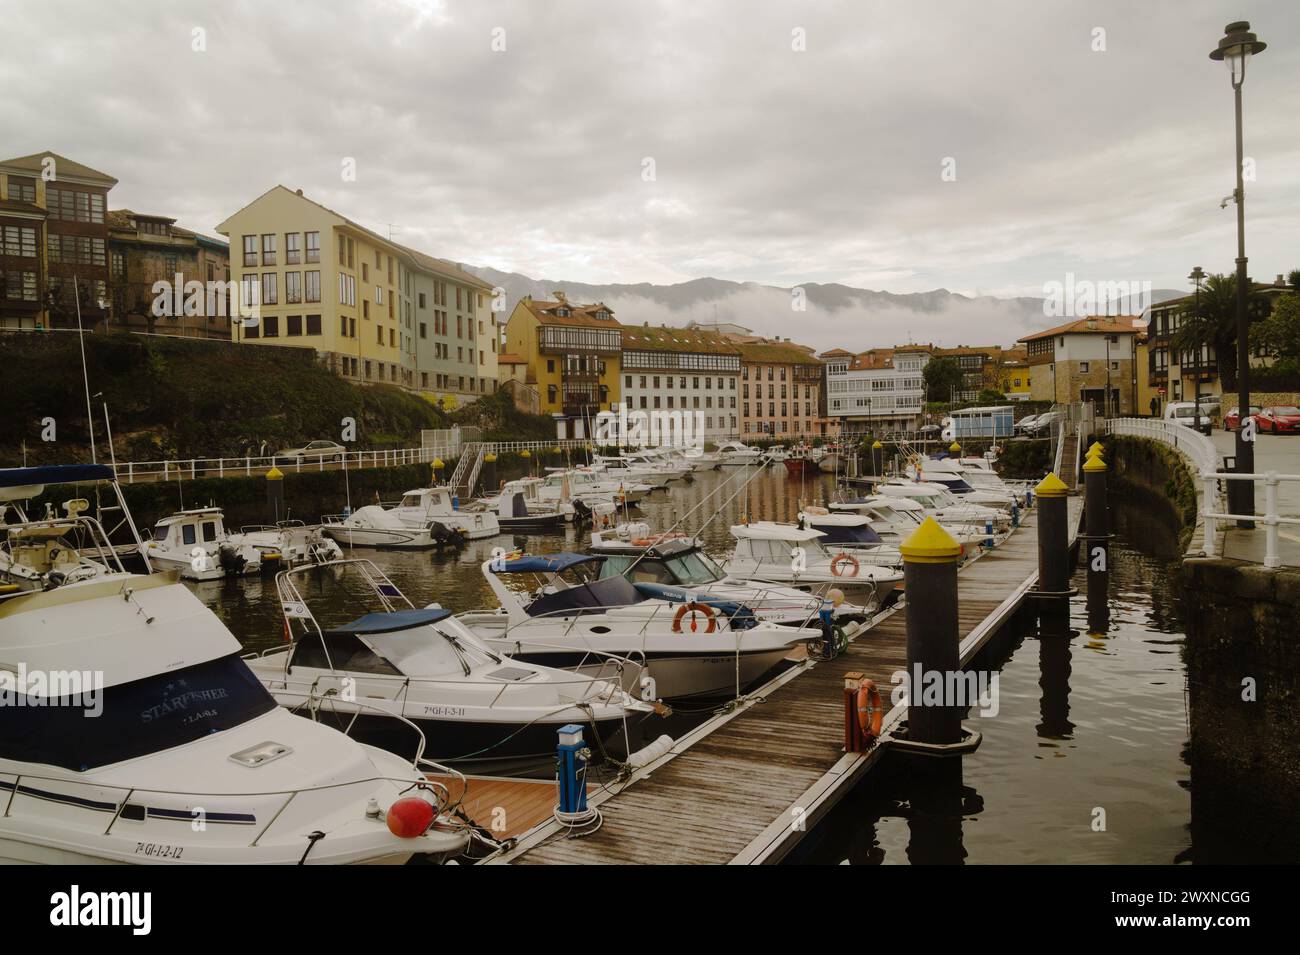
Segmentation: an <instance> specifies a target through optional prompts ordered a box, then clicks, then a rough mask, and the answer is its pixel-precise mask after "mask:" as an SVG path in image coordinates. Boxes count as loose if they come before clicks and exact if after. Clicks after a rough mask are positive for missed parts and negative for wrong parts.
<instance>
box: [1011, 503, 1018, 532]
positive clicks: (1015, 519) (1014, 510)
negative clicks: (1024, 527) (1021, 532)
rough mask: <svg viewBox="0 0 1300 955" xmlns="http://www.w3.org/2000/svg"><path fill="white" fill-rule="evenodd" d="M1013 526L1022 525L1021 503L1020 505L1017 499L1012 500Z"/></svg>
mask: <svg viewBox="0 0 1300 955" xmlns="http://www.w3.org/2000/svg"><path fill="white" fill-rule="evenodd" d="M1011 526H1012V527H1019V526H1020V505H1018V504H1017V503H1016V502H1015V501H1012V502H1011Z"/></svg>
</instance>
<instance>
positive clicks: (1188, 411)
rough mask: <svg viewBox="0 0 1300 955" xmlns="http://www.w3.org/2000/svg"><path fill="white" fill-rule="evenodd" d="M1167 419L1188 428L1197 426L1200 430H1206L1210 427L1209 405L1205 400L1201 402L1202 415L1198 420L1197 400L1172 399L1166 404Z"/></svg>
mask: <svg viewBox="0 0 1300 955" xmlns="http://www.w3.org/2000/svg"><path fill="white" fill-rule="evenodd" d="M1165 420H1166V421H1172V422H1173V423H1174V424H1181V425H1184V426H1185V427H1188V428H1195V429H1196V430H1198V431H1205V430H1207V429H1208V428H1209V427H1210V415H1209V405H1208V403H1207V402H1205V401H1202V402H1201V417H1200V420H1199V422H1198V421H1197V418H1196V402H1194V401H1171V402H1170V403H1169V404H1167V405H1165ZM1198 425H1199V426H1198Z"/></svg>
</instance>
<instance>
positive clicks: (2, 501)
mask: <svg viewBox="0 0 1300 955" xmlns="http://www.w3.org/2000/svg"><path fill="white" fill-rule="evenodd" d="M44 490H45V487H44V485H26V486H15V487H0V596H4V595H9V594H14V593H18V592H22V591H31V590H48V589H50V588H51V587H58V586H61V585H63V584H65V583H76V582H77V581H80V580H88V579H90V578H92V577H101V576H104V575H107V574H110V573H113V572H118V573H125V571H124V570H123V569H122V563H121V560H120V559H119V558H118V555H117V551H116V550H115V549H114V548H113V545H112V544H110V543H109V540H108V535H107V534H106V533H105V532H104V529H103V528H102V527H101V526H100V524H99V522H98V521H97V520H95V519H94V518H90V517H84V516H82V512H84V511H85V510H87V509H88V508H89V507H90V502H89V501H86V500H85V499H84V498H72V499H70V500H67V501H65V502H64V503H63V511H64V515H65V516H63V517H58V516H56V514H55V513H54V509H53V507H52V506H47V508H46V515H45V516H44V517H43V518H40V519H38V520H32V519H31V518H30V517H29V516H28V515H27V512H26V510H25V509H24V503H25V502H27V501H29V500H31V499H32V498H34V497H37V496H39V495H40V494H41V493H43V492H44Z"/></svg>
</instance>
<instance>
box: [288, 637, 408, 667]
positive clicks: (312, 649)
mask: <svg viewBox="0 0 1300 955" xmlns="http://www.w3.org/2000/svg"><path fill="white" fill-rule="evenodd" d="M321 636H322V635H321V634H318V633H316V632H315V631H314V630H313V631H311V632H310V633H308V634H305V635H304V636H302V637H301V638H300V639H299V640H298V642H297V643H296V644H295V645H294V648H293V657H292V658H290V660H289V666H290V667H311V668H312V669H315V670H330V669H334V670H353V671H356V672H358V673H387V674H398V675H400V674H401V671H400V670H398V669H397V667H395V666H393V665H392V664H391V663H389V662H388V661H387V660H385V659H384V658H383V657H382V656H380V655H379V654H377V653H375V651H374V650H371V649H370V648H369V647H368V646H366V645H365V644H364V643H362V642H361V639H360V638H359V637H357V635H356V634H352V633H341V632H340V631H338V630H326V631H325V632H324V638H325V642H324V643H323V644H322V643H321ZM326 650H328V651H329V656H328V657H327V656H326V655H325V652H326ZM331 663H332V664H333V667H331V666H330V664H331Z"/></svg>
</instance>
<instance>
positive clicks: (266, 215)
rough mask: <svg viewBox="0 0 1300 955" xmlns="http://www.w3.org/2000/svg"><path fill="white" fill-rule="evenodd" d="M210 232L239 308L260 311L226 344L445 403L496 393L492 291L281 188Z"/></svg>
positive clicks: (234, 331) (459, 271)
mask: <svg viewBox="0 0 1300 955" xmlns="http://www.w3.org/2000/svg"><path fill="white" fill-rule="evenodd" d="M217 231H219V232H220V233H221V234H222V235H225V236H228V237H229V239H230V273H231V280H232V281H233V282H234V284H235V285H236V287H237V288H238V295H239V299H240V303H241V308H242V309H245V310H246V309H248V308H250V307H253V306H257V307H259V308H260V315H259V318H258V320H257V321H248V322H244V323H236V325H235V326H234V328H233V329H232V338H234V340H236V341H242V342H257V343H259V344H264V345H280V346H288V347H299V348H311V349H313V350H314V351H315V352H316V353H317V354H318V355H319V356H320V357H321V359H322V360H323V361H324V362H325V363H326V364H327V365H328V366H329V367H330V368H331V369H332V370H334V371H335V372H336V373H337V374H339V375H342V376H343V377H345V378H349V379H351V380H355V381H358V382H361V383H369V382H384V383H387V384H393V385H399V386H401V387H404V388H409V389H413V390H422V391H426V392H429V393H431V397H433V396H436V397H440V398H443V399H444V400H450V401H453V402H455V401H457V399H458V397H460V398H464V397H469V396H477V395H480V394H485V393H489V392H492V391H495V390H496V348H495V342H496V325H495V321H494V318H493V316H492V315H491V312H490V310H489V308H488V301H487V296H488V295H489V294H490V292H491V287H490V286H489V285H488V284H487V283H486V282H483V281H482V280H481V279H478V278H476V277H475V276H473V275H470V274H469V273H468V272H465V271H464V270H462V269H460V268H458V267H457V266H455V265H452V264H451V263H448V262H444V261H442V260H440V259H434V258H432V257H431V256H427V255H424V254H423V253H419V252H416V251H415V250H413V249H408V248H406V247H405V246H403V245H400V244H398V243H396V242H393V241H391V240H389V239H385V238H384V237H383V236H381V235H379V234H378V233H376V232H372V231H371V230H369V229H367V228H365V227H364V226H362V225H359V224H358V223H356V222H354V221H353V220H351V219H348V218H347V217H345V216H342V215H340V214H339V213H337V212H334V211H333V210H331V209H327V208H326V207H325V206H322V205H320V204H319V203H317V202H313V201H312V200H310V199H308V198H306V197H305V196H303V194H302V192H301V190H299V191H297V192H294V191H292V190H290V189H286V188H285V187H284V186H276V187H275V188H273V189H271V190H270V191H268V192H266V193H264V194H263V195H261V196H259V197H258V198H257V199H255V200H253V202H251V203H249V204H248V205H247V206H245V207H244V208H242V209H240V210H239V211H238V212H236V213H235V214H234V215H232V216H230V217H229V218H228V219H226V220H225V221H224V222H222V223H221V224H220V225H219V226H218V227H217ZM453 303H454V304H453ZM489 325H490V326H491V327H490V330H489ZM480 326H481V327H482V332H480V331H479V329H480ZM480 343H481V345H482V348H481V349H480V347H479V345H480ZM467 352H468V354H467ZM480 352H482V354H481V355H480ZM488 355H491V361H490V362H489V360H488V357H487V356H488Z"/></svg>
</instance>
